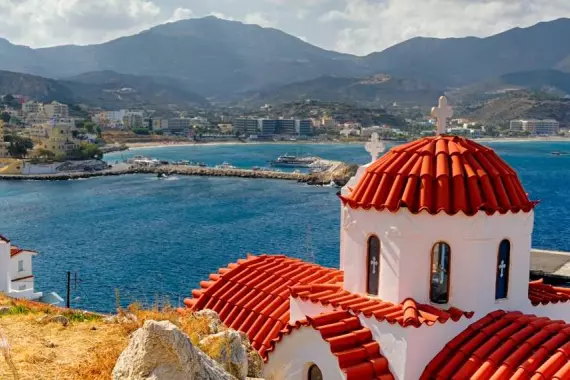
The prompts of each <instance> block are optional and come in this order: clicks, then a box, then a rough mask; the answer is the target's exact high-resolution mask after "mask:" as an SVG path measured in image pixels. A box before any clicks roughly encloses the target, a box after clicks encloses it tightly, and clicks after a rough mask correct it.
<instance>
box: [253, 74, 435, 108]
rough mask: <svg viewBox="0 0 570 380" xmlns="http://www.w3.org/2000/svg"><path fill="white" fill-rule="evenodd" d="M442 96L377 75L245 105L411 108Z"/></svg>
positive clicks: (295, 89)
mask: <svg viewBox="0 0 570 380" xmlns="http://www.w3.org/2000/svg"><path fill="white" fill-rule="evenodd" d="M441 94H443V89H438V88H436V87H435V86H432V85H430V84H428V83H424V82H421V81H417V80H410V79H400V78H393V77H391V76H390V75H386V74H377V75H374V76H372V77H366V78H339V77H331V76H323V77H319V78H316V79H312V80H309V81H304V82H297V83H292V84H288V85H285V86H282V87H277V88H273V89H270V90H266V91H262V92H258V93H255V94H254V95H252V96H248V97H246V99H245V100H244V103H246V104H265V103H269V104H276V103H285V102H292V101H301V100H305V99H316V100H319V101H326V102H348V103H358V104H362V105H376V106H382V105H385V104H391V103H393V102H400V103H407V104H410V105H431V104H432V103H433V101H434V99H437V97H439V96H440V95H441Z"/></svg>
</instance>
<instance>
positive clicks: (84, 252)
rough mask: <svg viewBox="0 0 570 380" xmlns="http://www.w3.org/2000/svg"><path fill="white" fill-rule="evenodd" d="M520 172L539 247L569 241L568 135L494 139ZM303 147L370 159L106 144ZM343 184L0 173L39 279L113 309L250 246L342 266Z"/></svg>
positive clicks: (14, 226) (183, 289) (0, 230)
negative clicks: (17, 178) (27, 177)
mask: <svg viewBox="0 0 570 380" xmlns="http://www.w3.org/2000/svg"><path fill="white" fill-rule="evenodd" d="M487 145H489V146H491V147H493V148H494V149H495V150H496V151H497V153H498V154H499V155H501V156H502V157H503V158H504V159H505V160H506V161H507V162H508V163H509V164H511V165H512V166H513V167H514V168H515V169H516V170H517V171H518V173H519V176H520V178H521V180H522V182H523V185H524V186H525V188H526V190H527V191H528V192H529V193H530V197H531V199H534V200H540V204H539V205H538V206H537V208H536V221H535V229H534V234H533V246H534V247H535V248H544V249H553V250H567V251H570V239H569V238H568V236H569V234H570V192H569V191H568V189H569V188H570V155H568V156H566V155H560V156H555V155H552V154H551V152H553V151H560V152H570V142H524V143H516V142H496V143H489V144H487ZM285 153H289V154H306V155H315V156H320V157H323V158H326V159H333V160H343V161H346V162H352V163H358V164H364V163H366V162H368V161H369V160H370V156H369V154H368V153H367V152H366V151H365V150H364V147H363V145H360V144H351V145H343V144H299V145H295V144H265V145H264V144H259V145H250V144H243V145H201V146H173V147H161V148H143V149H134V150H131V151H128V152H118V153H112V154H109V155H106V157H105V159H106V160H108V162H110V163H111V164H113V163H114V162H117V161H120V160H123V159H126V158H128V157H131V156H134V155H147V156H151V157H153V158H157V159H163V160H190V161H202V162H205V163H207V164H208V165H216V164H220V163H222V162H224V161H226V162H228V163H230V164H232V165H235V166H238V167H243V168H250V167H252V166H267V161H268V160H271V159H275V158H276V157H277V156H279V155H282V154H285ZM337 191H338V190H337V189H334V188H330V187H315V186H308V185H305V184H300V183H296V182H291V181H279V180H265V179H241V178H214V177H212V178H208V177H182V176H180V177H176V176H175V177H169V178H168V179H157V178H156V177H155V176H152V175H128V176H121V177H102V178H92V179H86V180H74V181H62V182H57V181H54V182H41V181H24V182H11V181H6V182H0V234H2V235H4V236H7V237H9V238H10V239H11V240H12V242H13V244H15V245H17V246H20V247H22V248H28V249H32V250H36V251H38V252H39V255H38V256H37V257H35V258H34V264H33V265H34V268H33V270H34V275H35V279H36V285H35V286H36V289H37V290H39V291H44V292H51V291H55V292H57V293H58V294H60V295H62V296H64V295H65V294H66V286H67V272H71V284H70V289H71V305H72V306H73V307H76V308H82V309H88V310H94V311H100V312H111V311H113V310H115V309H116V307H117V306H119V305H120V306H126V305H128V304H130V303H133V302H139V303H142V304H144V305H148V306H150V305H156V304H159V305H164V304H170V305H172V306H179V305H181V304H182V301H183V299H184V298H185V297H188V296H189V295H190V294H191V291H192V289H195V288H199V282H200V281H201V280H206V279H207V278H208V274H209V273H214V272H216V271H217V270H218V268H220V267H225V266H226V265H227V264H228V263H231V262H235V261H236V260H238V259H239V258H243V257H245V256H246V254H247V253H253V254H263V253H269V254H285V255H288V256H292V257H298V258H302V259H305V260H310V261H313V262H317V263H319V264H322V265H325V266H333V267H335V266H338V262H339V217H340V205H339V200H338V198H337V196H336V192H337Z"/></svg>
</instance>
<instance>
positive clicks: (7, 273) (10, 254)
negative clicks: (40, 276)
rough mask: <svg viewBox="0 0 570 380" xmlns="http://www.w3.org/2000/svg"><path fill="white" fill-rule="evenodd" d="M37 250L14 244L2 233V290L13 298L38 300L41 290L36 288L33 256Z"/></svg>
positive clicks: (0, 265) (0, 251)
mask: <svg viewBox="0 0 570 380" xmlns="http://www.w3.org/2000/svg"><path fill="white" fill-rule="evenodd" d="M37 255H38V253H37V252H36V251H32V250H29V249H22V248H19V247H16V246H15V245H12V243H11V242H10V240H8V239H7V238H5V237H4V236H1V235H0V292H1V293H4V294H6V295H7V296H9V297H13V298H25V299H29V300H38V299H40V298H41V297H42V293H41V292H36V291H35V290H34V274H33V272H32V258H33V257H34V256H37Z"/></svg>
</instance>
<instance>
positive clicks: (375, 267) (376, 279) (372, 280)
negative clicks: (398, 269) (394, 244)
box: [366, 235, 380, 296]
mask: <svg viewBox="0 0 570 380" xmlns="http://www.w3.org/2000/svg"><path fill="white" fill-rule="evenodd" d="M366 256H367V260H366V262H367V276H366V280H367V281H366V292H367V293H368V294H370V295H373V296H377V295H378V285H379V283H380V239H378V236H376V235H372V236H370V237H369V238H368V243H367V255H366Z"/></svg>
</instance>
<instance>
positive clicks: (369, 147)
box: [366, 132, 386, 162]
mask: <svg viewBox="0 0 570 380" xmlns="http://www.w3.org/2000/svg"><path fill="white" fill-rule="evenodd" d="M384 150H386V145H384V143H383V142H382V141H381V140H380V138H379V137H378V133H376V132H374V133H373V134H372V135H371V136H370V141H368V142H367V143H366V151H367V152H368V153H370V156H371V157H372V161H371V162H374V161H376V160H377V159H378V156H380V153H382V152H383V151H384Z"/></svg>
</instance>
